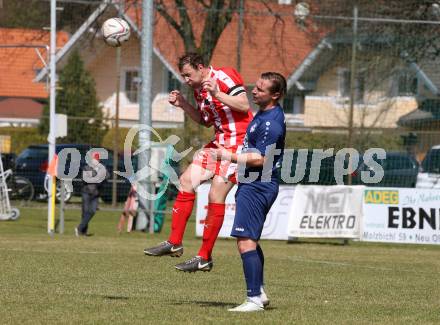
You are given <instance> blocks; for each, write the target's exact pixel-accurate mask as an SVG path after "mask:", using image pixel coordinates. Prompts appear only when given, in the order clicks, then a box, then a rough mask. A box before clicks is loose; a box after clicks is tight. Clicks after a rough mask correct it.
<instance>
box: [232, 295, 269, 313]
mask: <svg viewBox="0 0 440 325" xmlns="http://www.w3.org/2000/svg"><path fill="white" fill-rule="evenodd" d="M228 311H234V312H242V313H248V312H253V311H264V306H263V304H258V303H256V302H254V301H252V300H251V299H250V298H247V299H246V301H245V302H244V303H242V304H241V305H240V306H237V307H234V308H231V309H228Z"/></svg>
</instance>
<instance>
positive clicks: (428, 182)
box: [416, 145, 440, 188]
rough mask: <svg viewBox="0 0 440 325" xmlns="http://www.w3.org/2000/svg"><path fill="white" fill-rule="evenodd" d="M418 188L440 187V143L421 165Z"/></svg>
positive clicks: (432, 149) (431, 150)
mask: <svg viewBox="0 0 440 325" xmlns="http://www.w3.org/2000/svg"><path fill="white" fill-rule="evenodd" d="M416 187H417V188H440V145H437V146H434V147H432V148H431V149H430V150H429V151H428V153H427V154H426V156H425V158H424V159H423V161H422V164H421V166H420V170H419V174H418V175H417V184H416Z"/></svg>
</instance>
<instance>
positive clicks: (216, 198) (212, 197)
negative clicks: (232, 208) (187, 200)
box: [208, 187, 226, 203]
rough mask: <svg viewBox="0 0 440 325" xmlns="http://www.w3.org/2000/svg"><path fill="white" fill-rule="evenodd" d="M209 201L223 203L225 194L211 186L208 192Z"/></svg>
mask: <svg viewBox="0 0 440 325" xmlns="http://www.w3.org/2000/svg"><path fill="white" fill-rule="evenodd" d="M208 200H209V203H225V200H226V196H225V195H224V194H223V193H220V192H219V191H217V190H216V189H214V188H212V187H211V190H210V191H209V194H208Z"/></svg>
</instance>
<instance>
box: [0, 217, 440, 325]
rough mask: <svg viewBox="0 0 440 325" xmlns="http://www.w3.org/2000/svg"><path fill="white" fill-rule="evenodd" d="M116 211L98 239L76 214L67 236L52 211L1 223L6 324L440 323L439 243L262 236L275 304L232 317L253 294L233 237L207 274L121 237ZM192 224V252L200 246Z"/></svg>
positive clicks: (101, 224) (1, 298)
mask: <svg viewBox="0 0 440 325" xmlns="http://www.w3.org/2000/svg"><path fill="white" fill-rule="evenodd" d="M117 219H118V213H117V212H109V211H102V210H101V211H99V212H98V213H97V215H96V216H95V218H94V219H93V220H92V223H91V225H90V232H92V233H94V236H92V237H87V238H76V237H74V236H73V228H74V226H75V225H76V223H77V222H78V220H79V210H68V211H67V212H66V233H65V234H64V235H55V237H54V238H50V237H49V236H48V235H47V234H46V210H44V209H22V210H21V218H20V219H19V220H18V221H16V222H10V221H8V222H1V223H0V271H1V272H0V323H1V324H22V323H23V324H29V323H31V324H61V323H72V324H73V323H76V324H86V323H93V324H110V323H114V324H119V323H126V324H207V323H208V324H211V323H212V324H250V323H256V324H373V323H374V324H403V323H405V324H416V323H417V324H439V323H440V299H439V298H440V280H439V275H440V258H439V257H440V247H438V246H411V245H408V246H403V245H377V244H365V243H350V245H347V246H343V245H340V244H339V243H337V242H331V241H328V242H316V241H315V242H313V241H309V242H303V243H295V244H287V243H286V242H282V241H270V242H269V241H263V242H262V247H263V249H264V252H265V255H266V267H265V278H266V288H267V292H268V295H269V296H270V298H271V305H270V307H269V308H268V309H267V310H266V311H265V312H263V313H254V314H231V313H229V312H228V311H227V308H229V307H231V306H234V305H236V304H238V303H241V302H242V301H243V300H244V289H245V288H244V280H243V275H242V269H241V260H240V257H239V255H238V253H237V251H236V248H235V242H234V241H233V240H219V241H218V242H217V246H216V249H215V250H214V269H213V270H212V272H210V273H201V272H199V273H195V274H184V273H180V272H178V271H176V270H175V269H174V268H173V266H174V264H175V263H177V262H179V261H183V259H182V258H180V259H176V258H170V257H162V258H153V257H146V256H144V255H143V252H142V250H143V248H144V247H146V246H149V245H153V244H155V243H157V242H159V241H162V240H164V239H166V235H167V234H168V227H169V224H168V223H167V224H165V232H164V233H163V234H160V235H149V234H145V233H140V232H135V233H131V234H123V235H120V236H118V235H117V234H116V231H115V225H116V223H117ZM194 228H195V225H194V221H191V222H190V223H189V224H188V228H187V234H186V236H185V241H184V244H185V254H184V256H183V258H189V257H192V256H193V255H195V254H196V253H197V249H198V246H199V244H200V239H197V238H195V237H194Z"/></svg>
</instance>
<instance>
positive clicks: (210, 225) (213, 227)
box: [198, 203, 225, 260]
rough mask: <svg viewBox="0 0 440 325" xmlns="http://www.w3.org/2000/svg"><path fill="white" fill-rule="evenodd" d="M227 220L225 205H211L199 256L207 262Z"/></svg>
mask: <svg viewBox="0 0 440 325" xmlns="http://www.w3.org/2000/svg"><path fill="white" fill-rule="evenodd" d="M224 218H225V204H224V203H209V204H208V214H207V216H206V219H205V228H204V229H203V243H202V247H201V248H200V251H199V254H198V255H199V256H201V257H203V258H204V259H205V260H207V259H209V258H210V257H211V254H212V250H213V248H214V244H215V241H216V239H217V236H218V233H219V232H220V229H221V227H222V225H223V219H224Z"/></svg>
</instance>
